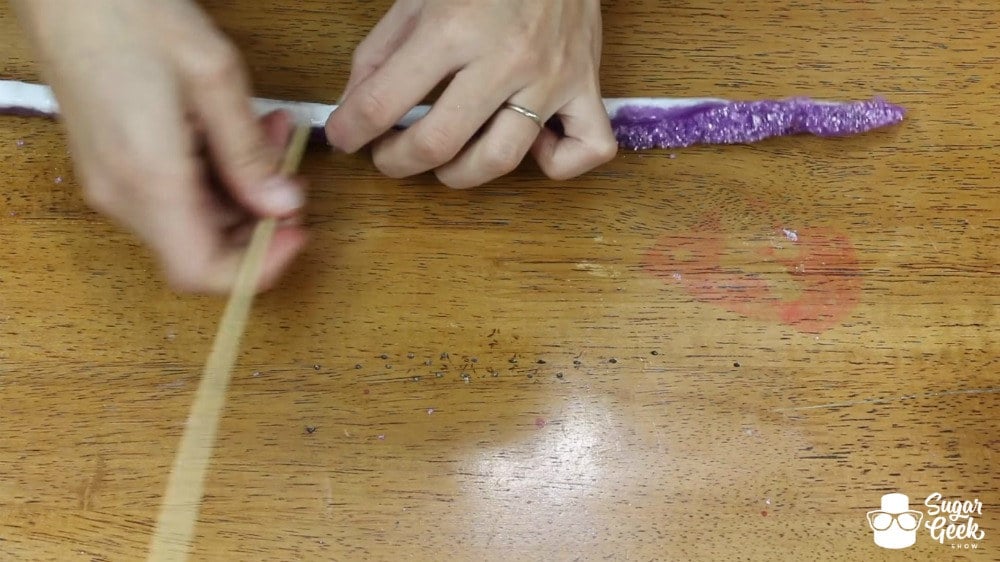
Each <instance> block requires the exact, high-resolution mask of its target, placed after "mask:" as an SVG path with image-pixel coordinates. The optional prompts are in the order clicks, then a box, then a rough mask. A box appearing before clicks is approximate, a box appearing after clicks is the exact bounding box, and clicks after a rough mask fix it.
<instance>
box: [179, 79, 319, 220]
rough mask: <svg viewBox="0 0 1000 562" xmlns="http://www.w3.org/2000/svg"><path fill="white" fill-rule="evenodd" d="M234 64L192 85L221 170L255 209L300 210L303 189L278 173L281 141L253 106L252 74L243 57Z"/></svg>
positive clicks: (263, 211)
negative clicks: (244, 66)
mask: <svg viewBox="0 0 1000 562" xmlns="http://www.w3.org/2000/svg"><path fill="white" fill-rule="evenodd" d="M233 64H235V67H234V68H235V70H230V71H228V72H225V73H224V74H225V75H227V76H228V77H229V79H227V80H212V81H211V82H210V83H208V84H193V87H192V88H191V99H192V101H193V102H194V105H195V110H196V112H197V114H198V116H199V117H200V119H201V121H202V123H203V124H204V127H205V136H206V138H207V141H208V148H209V152H210V153H211V155H212V161H213V164H214V166H215V169H216V173H217V174H218V176H219V177H220V178H221V179H222V183H223V184H224V185H225V187H226V188H227V190H228V192H229V193H230V195H232V197H233V198H234V199H235V200H236V201H237V202H239V203H240V204H241V205H243V206H245V207H247V208H248V209H250V210H252V211H254V212H255V213H257V214H260V215H264V216H279V217H280V216H288V215H291V214H294V213H295V212H296V211H298V210H299V209H301V208H302V206H303V205H304V204H305V195H304V193H303V189H302V187H301V186H300V185H299V184H298V183H296V182H295V180H293V179H291V178H287V177H283V176H281V175H279V174H278V166H279V164H280V160H281V157H282V153H283V151H282V148H281V145H280V144H277V143H275V142H273V141H271V140H270V139H269V138H268V136H269V131H266V130H265V124H264V123H262V122H261V121H260V120H259V119H258V118H257V116H256V115H255V113H254V111H253V106H252V104H251V100H250V88H249V85H248V84H247V79H246V75H245V73H244V72H243V70H242V68H241V66H240V65H239V64H238V63H233ZM285 127H290V125H289V124H287V123H286V124H285ZM270 136H273V133H270Z"/></svg>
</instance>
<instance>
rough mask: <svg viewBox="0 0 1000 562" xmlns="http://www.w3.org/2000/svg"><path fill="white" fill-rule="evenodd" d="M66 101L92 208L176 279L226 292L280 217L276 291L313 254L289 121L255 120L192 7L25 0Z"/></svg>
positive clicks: (210, 31)
mask: <svg viewBox="0 0 1000 562" xmlns="http://www.w3.org/2000/svg"><path fill="white" fill-rule="evenodd" d="M14 5H15V8H16V9H17V10H18V13H19V16H20V17H21V19H22V20H23V22H24V24H25V27H26V29H27V31H28V33H29V35H30V36H31V38H32V40H33V42H34V44H35V46H36V49H37V51H38V54H39V58H40V59H41V61H42V66H43V72H44V74H46V78H47V79H48V81H49V83H50V84H51V85H52V87H53V90H54V91H55V94H56V97H57V99H58V100H59V104H60V113H61V118H62V119H63V121H64V122H65V124H66V128H67V130H68V133H69V144H70V149H71V152H72V154H73V157H74V163H75V167H76V171H77V175H78V177H79V178H80V180H81V182H82V183H83V186H84V196H85V199H86V200H87V202H88V203H89V204H90V205H91V206H92V207H94V208H95V209H97V210H98V211H101V212H103V213H105V214H107V215H110V216H111V217H113V218H114V219H116V220H117V221H119V222H120V223H122V224H124V225H125V226H126V227H128V228H130V229H131V230H132V231H134V232H135V233H136V234H137V235H138V236H139V237H140V238H141V239H142V240H144V241H145V242H146V243H147V244H149V245H150V246H151V247H152V249H153V250H154V251H155V252H156V254H157V255H158V257H159V260H160V262H161V264H162V266H163V268H164V269H165V271H166V274H167V277H168V279H169V281H170V282H171V284H172V285H173V286H174V287H175V288H177V289H179V290H184V291H196V292H225V291H227V290H228V289H229V288H230V286H231V283H232V282H233V280H234V279H235V275H236V270H237V267H238V264H239V261H240V258H241V256H242V254H243V250H244V248H245V245H246V243H247V241H248V238H249V231H250V230H251V227H252V222H253V221H254V219H255V218H256V217H258V216H275V217H280V218H282V219H283V221H282V223H281V224H282V226H281V227H280V228H279V229H278V231H277V232H276V234H275V237H274V240H273V242H272V244H271V247H270V248H269V250H268V253H267V257H266V259H265V265H264V272H263V275H262V281H261V288H262V289H263V288H266V287H268V286H270V285H272V284H273V283H274V282H275V281H276V279H277V278H278V276H279V275H280V273H281V272H282V271H283V270H284V269H285V268H286V267H287V266H288V264H289V263H290V262H291V260H292V259H293V258H294V257H295V255H296V254H297V253H298V252H299V251H300V250H301V249H302V248H303V246H304V244H305V241H306V235H305V232H304V230H303V229H302V228H301V226H298V224H297V223H298V220H297V218H298V213H299V211H300V209H301V207H302V205H303V188H302V186H301V185H300V182H298V181H297V180H294V179H290V178H282V177H279V176H278V175H277V168H278V163H279V160H280V158H281V155H282V148H283V145H284V143H285V142H286V141H287V139H288V137H289V134H290V132H291V123H290V119H289V118H288V116H286V115H284V114H280V113H276V114H271V115H269V116H267V117H265V118H264V119H262V120H260V119H258V118H257V116H256V115H255V114H254V112H253V109H252V106H251V101H250V90H249V85H248V83H247V78H246V76H245V73H244V71H243V68H242V65H241V62H240V58H239V56H238V54H237V53H236V51H235V49H234V47H233V46H232V45H231V44H230V43H229V41H228V40H227V39H226V38H225V37H224V36H223V35H222V34H221V33H220V32H219V31H218V30H217V29H216V28H215V27H214V26H213V25H212V23H211V22H210V21H209V19H208V18H207V16H206V15H205V14H204V13H203V12H202V11H201V10H200V8H199V7H198V6H197V4H195V3H194V2H191V1H188V0H174V1H171V2H159V1H156V0H139V1H137V0H88V1H87V2H62V1H58V0H15V1H14Z"/></svg>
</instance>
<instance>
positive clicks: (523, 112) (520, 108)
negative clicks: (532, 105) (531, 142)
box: [502, 102, 545, 128]
mask: <svg viewBox="0 0 1000 562" xmlns="http://www.w3.org/2000/svg"><path fill="white" fill-rule="evenodd" d="M502 109H509V110H511V111H516V112H517V113H520V114H521V115H524V116H525V117H527V118H528V119H531V120H532V121H534V122H535V125H538V127H539V128H543V127H545V124H544V123H543V122H542V118H541V117H539V116H538V114H537V113H535V112H534V111H532V110H530V109H528V108H527V107H524V106H521V105H517V104H516V103H510V102H506V103H504V104H503V107H502Z"/></svg>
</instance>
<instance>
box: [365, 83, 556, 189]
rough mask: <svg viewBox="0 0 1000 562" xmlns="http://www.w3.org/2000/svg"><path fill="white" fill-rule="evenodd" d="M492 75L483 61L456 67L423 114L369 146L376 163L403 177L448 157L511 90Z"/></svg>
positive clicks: (382, 168)
mask: <svg viewBox="0 0 1000 562" xmlns="http://www.w3.org/2000/svg"><path fill="white" fill-rule="evenodd" d="M497 76H498V74H497V73H496V72H494V71H492V69H491V68H487V67H486V66H485V65H480V66H475V67H469V68H465V69H463V70H462V71H460V72H459V73H458V74H456V75H455V78H454V79H453V80H452V81H451V83H450V84H449V85H448V88H447V89H446V90H445V91H444V93H443V94H442V95H441V97H440V98H439V99H438V100H437V101H436V102H434V106H433V107H432V108H431V110H430V112H429V113H428V114H427V115H426V116H424V117H423V118H422V119H420V120H419V121H417V122H416V123H414V124H413V125H412V126H411V127H410V128H408V129H406V130H405V131H402V132H398V133H395V132H392V133H387V134H386V135H384V136H383V137H382V139H380V140H379V141H378V143H377V144H376V145H375V146H374V148H373V150H372V157H373V159H374V162H375V166H376V167H377V168H378V169H379V170H380V171H381V172H382V173H383V174H385V175H387V176H389V177H393V178H403V177H407V176H412V175H414V174H419V173H421V172H426V171H427V170H432V169H434V168H437V167H439V166H442V165H444V164H447V163H448V162H450V161H451V160H452V159H453V158H455V156H456V155H457V154H458V153H459V152H460V151H461V150H462V148H464V147H465V145H466V144H467V143H468V142H469V139H470V138H472V136H473V135H475V134H476V132H477V131H479V130H480V129H481V128H482V126H483V124H484V123H486V122H487V121H489V119H490V117H491V116H492V115H493V114H494V113H496V110H497V107H500V106H501V105H502V104H503V102H504V100H505V99H507V98H508V97H510V94H511V93H512V90H508V89H507V88H505V87H503V84H501V83H499V82H498V80H497V79H496V77H497ZM537 131H538V128H537V127H535V132H536V133H537ZM529 146H530V144H529ZM525 150H527V148H525ZM511 156H513V155H511ZM521 156H523V154H522V155H521Z"/></svg>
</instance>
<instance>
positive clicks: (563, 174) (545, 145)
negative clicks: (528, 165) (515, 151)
mask: <svg viewBox="0 0 1000 562" xmlns="http://www.w3.org/2000/svg"><path fill="white" fill-rule="evenodd" d="M558 115H559V118H560V120H561V121H562V125H563V135H562V136H560V135H557V134H556V133H555V132H553V131H551V130H549V129H545V130H543V131H542V133H541V134H540V135H539V136H538V140H537V141H535V145H534V146H533V147H532V148H531V153H532V155H533V156H534V157H535V160H536V161H537V162H538V165H539V167H541V169H542V171H543V172H545V175H547V176H549V177H550V178H552V179H556V180H564V179H569V178H572V177H575V176H578V175H580V174H582V173H584V172H586V171H588V170H590V169H592V168H595V167H597V166H599V165H601V164H603V163H605V162H607V161H609V160H611V159H612V158H614V157H615V154H617V153H618V143H617V142H616V141H615V136H614V134H613V133H612V132H611V122H610V121H609V120H608V114H607V112H606V110H605V109H604V104H603V103H602V101H601V97H600V94H597V93H591V94H588V95H586V96H582V97H577V98H574V99H573V100H571V101H570V102H569V103H568V104H566V106H565V107H563V108H562V109H561V110H560V111H559V112H558Z"/></svg>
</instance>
